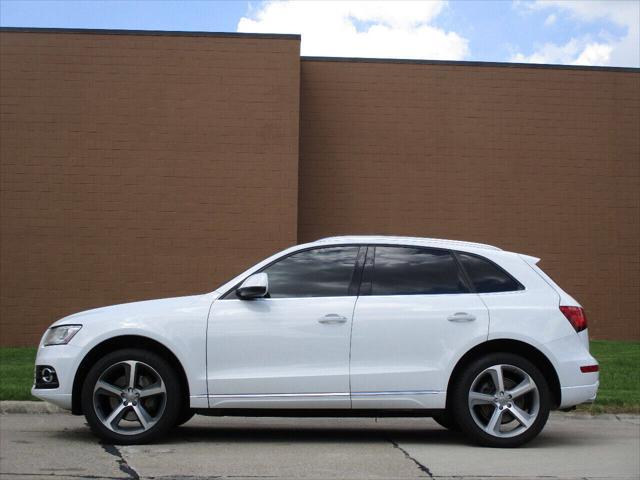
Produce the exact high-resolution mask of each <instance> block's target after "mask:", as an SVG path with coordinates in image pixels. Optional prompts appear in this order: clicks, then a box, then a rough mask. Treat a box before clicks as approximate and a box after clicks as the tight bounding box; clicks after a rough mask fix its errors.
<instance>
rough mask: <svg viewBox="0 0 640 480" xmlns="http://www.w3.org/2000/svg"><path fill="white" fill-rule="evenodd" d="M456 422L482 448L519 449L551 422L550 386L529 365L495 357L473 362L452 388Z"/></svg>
mask: <svg viewBox="0 0 640 480" xmlns="http://www.w3.org/2000/svg"><path fill="white" fill-rule="evenodd" d="M452 394H453V398H452V401H453V407H454V413H455V418H456V421H457V423H458V425H459V426H460V428H461V429H462V431H463V432H464V433H466V434H467V435H468V436H469V437H470V438H471V439H472V440H474V441H475V442H476V443H479V444H481V445H485V446H490V447H517V446H520V445H522V444H524V443H526V442H528V441H530V440H531V439H533V438H534V437H535V436H536V435H538V433H540V431H541V430H542V428H543V427H544V425H545V423H546V422H547V418H548V417H549V409H550V394H549V387H548V384H547V381H546V380H545V378H544V376H543V375H542V373H540V370H539V369H538V368H537V367H536V366H535V365H534V364H533V363H531V362H530V361H528V360H527V359H525V358H522V357H520V356H518V355H514V354H510V353H494V354H490V355H487V356H485V357H482V358H479V359H477V360H475V361H474V362H472V363H471V364H470V365H469V366H468V367H467V368H465V370H464V371H463V373H462V374H461V375H460V377H459V378H458V379H457V382H456V383H455V385H454V389H453V392H452Z"/></svg>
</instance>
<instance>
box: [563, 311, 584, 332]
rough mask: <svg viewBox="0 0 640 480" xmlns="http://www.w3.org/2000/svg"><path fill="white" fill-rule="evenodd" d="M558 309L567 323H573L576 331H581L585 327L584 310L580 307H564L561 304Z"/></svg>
mask: <svg viewBox="0 0 640 480" xmlns="http://www.w3.org/2000/svg"><path fill="white" fill-rule="evenodd" d="M560 311H561V312H562V313H563V314H564V316H565V317H567V320H569V323H571V325H573V328H575V330H576V332H581V331H582V330H584V329H585V328H587V316H586V315H585V314H584V310H583V309H582V308H581V307H565V306H561V307H560Z"/></svg>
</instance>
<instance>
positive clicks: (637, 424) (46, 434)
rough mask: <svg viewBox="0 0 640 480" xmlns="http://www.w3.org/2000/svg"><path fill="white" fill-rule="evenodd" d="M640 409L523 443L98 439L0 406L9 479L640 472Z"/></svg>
mask: <svg viewBox="0 0 640 480" xmlns="http://www.w3.org/2000/svg"><path fill="white" fill-rule="evenodd" d="M639 439H640V417H638V416H632V415H618V416H614V415H599V416H596V417H591V416H587V415H579V414H561V413H558V414H555V413H554V414H552V416H551V418H550V420H549V423H548V424H547V427H546V428H545V430H544V431H543V432H542V434H541V435H540V436H539V437H538V438H537V439H536V440H534V441H533V442H531V443H530V444H528V445H527V446H525V447H522V448H518V449H489V448H481V447H477V446H474V445H471V444H469V443H468V442H467V441H466V440H465V438H464V437H463V436H462V435H459V434H455V433H451V432H449V431H447V430H444V429H442V428H441V427H439V426H438V425H437V424H436V423H435V422H433V421H432V420H430V419H424V418H411V419H377V420H376V419H353V418H352V419H335V418H317V419H310V418H289V419H280V418H213V417H200V416H196V417H195V418H194V419H193V420H191V421H190V422H189V423H187V424H186V425H184V426H183V427H180V428H179V429H177V430H176V431H175V432H174V433H173V434H172V435H171V436H169V437H168V438H167V439H166V440H165V441H163V442H161V443H157V444H154V445H144V446H114V445H105V444H101V443H100V442H99V441H98V440H97V439H96V438H95V437H94V436H93V435H92V434H91V432H90V431H89V428H88V427H87V425H86V423H85V421H84V418H82V417H74V416H71V415H68V414H59V413H58V414H2V415H0V478H1V479H3V480H4V479H13V478H15V479H20V480H26V479H29V480H31V479H33V480H47V479H51V480H60V479H97V480H100V479H138V478H140V479H182V480H195V479H209V478H213V479H218V478H219V479H234V480H241V479H252V480H256V479H275V480H282V479H389V480H392V479H416V478H437V479H449V478H450V479H453V478H455V479H464V480H468V479H492V480H495V479H499V480H507V479H537V478H544V479H547V480H548V479H555V478H558V479H618V480H620V479H638V478H640V440H639Z"/></svg>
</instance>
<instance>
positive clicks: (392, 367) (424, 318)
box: [351, 246, 489, 408]
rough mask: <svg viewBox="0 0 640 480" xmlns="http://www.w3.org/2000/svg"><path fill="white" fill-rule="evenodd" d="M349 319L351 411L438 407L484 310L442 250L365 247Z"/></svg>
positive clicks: (477, 336)
mask: <svg viewBox="0 0 640 480" xmlns="http://www.w3.org/2000/svg"><path fill="white" fill-rule="evenodd" d="M360 292H361V294H362V296H361V297H359V299H358V302H357V305H356V309H355V312H354V319H353V334H352V339H351V397H352V398H351V400H352V406H353V408H442V407H444V404H445V401H446V387H447V381H448V371H449V369H450V365H451V363H452V362H453V361H454V360H455V359H456V358H457V356H459V355H460V352H461V351H466V349H467V348H469V347H470V346H473V345H475V344H477V343H479V342H480V341H483V340H486V339H487V336H488V332H489V315H488V310H487V308H486V307H485V305H484V303H483V302H482V300H481V299H480V297H479V296H478V295H477V294H475V293H469V292H470V287H469V285H468V283H467V281H466V278H465V276H464V274H463V273H462V271H461V269H460V268H459V265H458V262H457V260H456V259H455V257H454V256H453V255H452V254H451V252H450V251H448V250H443V249H431V248H419V247H403V246H376V247H375V249H374V248H372V247H369V249H368V252H367V257H366V261H365V268H364V273H363V282H362V286H361V289H360Z"/></svg>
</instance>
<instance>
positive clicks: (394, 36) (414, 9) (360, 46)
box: [237, 1, 469, 60]
mask: <svg viewBox="0 0 640 480" xmlns="http://www.w3.org/2000/svg"><path fill="white" fill-rule="evenodd" d="M444 6H445V2H442V1H394V2H391V1H362V2H360V1H345V2H324V1H305V2H302V1H300V2H296V1H267V2H263V3H262V4H260V6H259V7H258V8H257V9H255V10H253V11H251V12H250V13H249V15H248V16H246V17H242V18H241V19H240V21H239V22H238V28H237V30H238V31H239V32H257V33H299V34H302V44H301V50H302V52H301V53H302V55H311V56H314V55H316V56H340V57H379V58H412V59H440V60H445V59H446V60H462V59H464V58H466V57H467V56H468V55H469V46H468V41H467V40H466V39H465V38H463V37H462V36H460V35H459V34H457V33H455V32H447V31H445V30H443V29H441V28H437V27H435V26H433V25H432V24H431V22H432V20H433V19H434V18H435V17H437V16H438V14H439V13H440V12H441V11H442V9H443V8H444Z"/></svg>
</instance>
